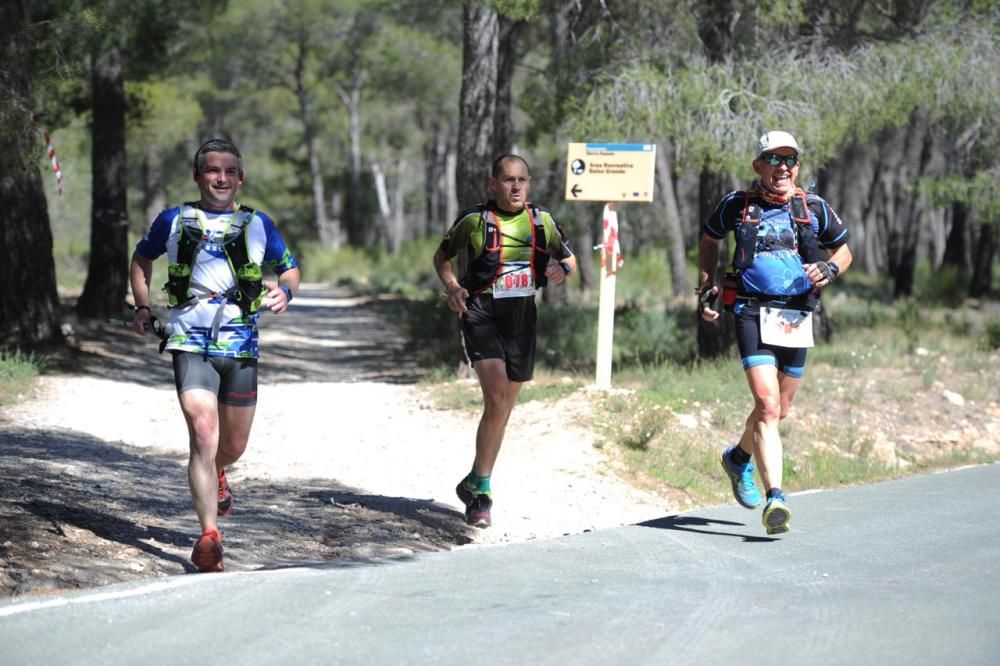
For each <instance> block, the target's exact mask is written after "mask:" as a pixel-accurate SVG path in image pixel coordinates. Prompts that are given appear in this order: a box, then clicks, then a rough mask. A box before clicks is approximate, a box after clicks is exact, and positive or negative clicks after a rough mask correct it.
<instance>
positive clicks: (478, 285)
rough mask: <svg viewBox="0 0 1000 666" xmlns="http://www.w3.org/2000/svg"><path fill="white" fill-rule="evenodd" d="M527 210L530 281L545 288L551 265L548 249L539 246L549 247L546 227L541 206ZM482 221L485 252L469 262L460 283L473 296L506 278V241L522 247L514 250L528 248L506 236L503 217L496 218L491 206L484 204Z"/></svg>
mask: <svg viewBox="0 0 1000 666" xmlns="http://www.w3.org/2000/svg"><path fill="white" fill-rule="evenodd" d="M524 209H525V210H526V211H527V212H528V219H529V220H530V221H531V278H532V280H533V282H534V285H535V287H544V286H545V285H546V284H548V278H546V277H545V269H546V267H547V266H548V263H549V253H548V250H546V249H544V248H541V247H539V242H541V244H542V245H547V243H546V239H545V225H544V224H543V223H542V216H541V214H540V213H539V210H538V206H536V205H535V204H533V203H528V204H526V205H525V207H524ZM479 219H480V221H481V222H482V223H483V230H484V234H485V236H484V239H483V252H482V254H480V255H479V256H478V257H476V258H475V259H473V260H472V261H471V262H469V268H468V270H467V271H466V274H465V277H464V278H463V279H462V280H461V281H460V284H461V285H462V286H463V287H465V288H466V289H467V290H468V292H469V294H471V295H472V296H475V295H477V294H481V293H482V292H484V291H486V290H487V289H489V288H490V287H492V286H493V283H494V282H496V280H497V278H499V277H501V276H502V275H504V273H505V271H504V261H503V248H504V242H503V241H504V238H510V239H511V240H516V241H517V242H518V243H520V245H519V246H512V247H525V246H526V245H525V243H524V241H522V240H521V239H519V238H513V237H512V236H507V235H506V234H504V233H503V230H502V229H501V228H500V218H498V217H497V215H496V212H495V211H494V210H493V209H492V207H491V205H490V203H486V204H482V207H481V209H480V211H479ZM539 238H541V241H539V240H538V239H539Z"/></svg>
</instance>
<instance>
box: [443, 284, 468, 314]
mask: <svg viewBox="0 0 1000 666" xmlns="http://www.w3.org/2000/svg"><path fill="white" fill-rule="evenodd" d="M467 300H469V290H468V289H466V288H465V287H463V286H462V285H460V284H456V285H452V286H451V287H449V288H448V308H449V309H451V310H452V311H453V312H467V311H468V310H469V308H467V307H466V306H465V302H466V301H467Z"/></svg>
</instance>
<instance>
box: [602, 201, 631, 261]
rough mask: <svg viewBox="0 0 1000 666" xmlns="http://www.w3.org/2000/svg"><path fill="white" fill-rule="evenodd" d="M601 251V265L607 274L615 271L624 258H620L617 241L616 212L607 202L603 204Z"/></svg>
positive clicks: (619, 245) (620, 252)
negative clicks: (602, 240)
mask: <svg viewBox="0 0 1000 666" xmlns="http://www.w3.org/2000/svg"><path fill="white" fill-rule="evenodd" d="M603 245H604V247H603V251H602V252H601V266H603V267H604V268H605V270H607V272H608V275H611V274H613V273H616V272H617V271H618V269H619V268H621V267H622V264H624V263H625V260H624V259H622V246H621V244H620V243H619V242H618V212H617V211H616V210H615V209H614V208H613V207H612V206H609V205H607V204H605V205H604V243H603Z"/></svg>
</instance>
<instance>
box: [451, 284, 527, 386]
mask: <svg viewBox="0 0 1000 666" xmlns="http://www.w3.org/2000/svg"><path fill="white" fill-rule="evenodd" d="M466 305H467V306H468V308H469V310H468V312H466V313H465V314H464V315H463V316H462V335H463V337H464V338H465V352H466V354H468V356H469V360H470V361H471V362H472V364H473V366H475V364H476V361H482V360H484V359H488V358H499V359H503V361H504V364H505V365H506V367H507V379H509V380H510V381H512V382H526V381H530V380H531V377H532V376H533V375H534V372H535V321H536V319H537V316H538V313H537V311H536V309H535V299H534V297H532V296H526V297H518V298H498V299H494V298H493V295H492V294H480V295H478V296H473V297H472V298H470V299H469V301H468V302H467V303H466Z"/></svg>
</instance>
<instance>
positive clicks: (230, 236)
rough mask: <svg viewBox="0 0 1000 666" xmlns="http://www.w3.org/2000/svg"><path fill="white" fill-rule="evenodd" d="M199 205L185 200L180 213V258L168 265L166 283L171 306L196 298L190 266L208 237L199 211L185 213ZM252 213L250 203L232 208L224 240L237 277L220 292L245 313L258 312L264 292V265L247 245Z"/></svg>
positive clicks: (223, 245)
mask: <svg viewBox="0 0 1000 666" xmlns="http://www.w3.org/2000/svg"><path fill="white" fill-rule="evenodd" d="M196 206H197V204H195V203H185V204H184V205H183V206H182V207H181V210H180V213H179V217H180V219H179V220H178V226H179V230H178V231H179V233H178V236H177V260H176V261H175V262H174V263H172V264H170V265H168V266H167V283H166V284H165V285H164V286H163V291H165V292H166V293H167V296H168V299H169V301H170V307H172V308H176V307H181V306H184V305H187V304H188V303H190V302H192V301H193V300H195V299H196V298H197V296H195V295H193V294H192V293H191V267H192V266H194V262H195V259H196V258H197V256H198V251H199V250H200V249H201V246H202V245H203V244H204V242H205V241H207V240H208V237H207V235H206V231H205V229H204V227H203V226H202V224H201V221H200V220H199V219H198V216H197V212H195V213H194V217H193V218H192V217H190V216H188V217H185V213H188V212H191V211H196V210H197V209H196ZM253 216H254V209H253V208H249V207H247V206H240V207H239V208H238V209H237V210H235V211H233V216H232V218H231V220H230V223H229V227H228V228H227V229H226V231H225V233H224V234H223V238H222V242H221V245H222V251H223V252H224V253H225V255H226V261H227V262H228V263H229V269H230V270H231V271H232V272H233V276H234V277H235V278H236V286H235V287H233V288H232V289H230V290H229V291H227V292H226V293H225V294H221V295H223V296H225V297H227V298H228V299H229V301H230V302H232V303H236V304H237V305H239V306H240V310H242V311H243V314H244V315H249V314H252V313H254V312H256V311H257V310H258V309H259V308H260V302H261V299H262V298H263V296H264V287H263V277H264V276H263V271H262V268H261V265H260V264H257V263H254V262H251V261H250V248H249V247H248V246H247V234H246V227H247V225H248V224H249V223H250V221H251V220H252V219H253ZM237 218H239V219H237ZM191 222H194V224H192V223H191ZM213 295H214V294H213Z"/></svg>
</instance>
